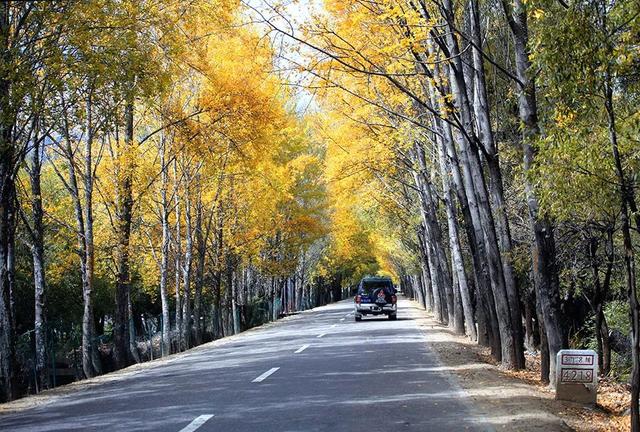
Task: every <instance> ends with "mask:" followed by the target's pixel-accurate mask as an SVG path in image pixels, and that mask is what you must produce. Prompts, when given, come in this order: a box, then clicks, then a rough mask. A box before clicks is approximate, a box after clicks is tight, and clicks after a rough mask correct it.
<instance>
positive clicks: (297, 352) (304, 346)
mask: <svg viewBox="0 0 640 432" xmlns="http://www.w3.org/2000/svg"><path fill="white" fill-rule="evenodd" d="M307 348H309V344H306V345H302V346H301V347H300V348H298V349H297V350H296V351H295V352H294V354H300V353H301V352H302V351H304V350H306V349H307Z"/></svg>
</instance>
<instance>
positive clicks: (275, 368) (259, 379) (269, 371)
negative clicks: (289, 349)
mask: <svg viewBox="0 0 640 432" xmlns="http://www.w3.org/2000/svg"><path fill="white" fill-rule="evenodd" d="M278 369H280V368H279V367H274V368H271V369H269V370H268V371H266V372H265V373H263V374H262V375H260V376H259V377H258V378H256V379H254V380H253V381H251V382H254V383H258V382H262V381H264V380H266V379H267V378H269V376H270V375H272V374H274V373H275V372H276V371H277V370H278Z"/></svg>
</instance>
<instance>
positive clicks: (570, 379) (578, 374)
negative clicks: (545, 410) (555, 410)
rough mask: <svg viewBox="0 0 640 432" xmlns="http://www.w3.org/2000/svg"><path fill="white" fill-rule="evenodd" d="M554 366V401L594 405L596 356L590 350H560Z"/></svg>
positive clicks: (595, 397)
mask: <svg viewBox="0 0 640 432" xmlns="http://www.w3.org/2000/svg"><path fill="white" fill-rule="evenodd" d="M556 365H557V367H556V399H559V400H567V401H573V402H579V403H584V404H592V405H595V403H596V399H597V395H598V354H597V353H596V352H595V351H592V350H560V351H559V352H558V355H557V359H556Z"/></svg>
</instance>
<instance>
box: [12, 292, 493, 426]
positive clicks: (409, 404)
mask: <svg viewBox="0 0 640 432" xmlns="http://www.w3.org/2000/svg"><path fill="white" fill-rule="evenodd" d="M399 306H400V307H399V311H398V320H397V321H389V320H387V319H386V318H365V319H364V320H363V321H362V322H359V323H356V322H354V318H353V314H352V303H351V302H350V301H345V302H340V303H337V304H333V305H329V306H325V307H322V308H317V309H314V310H313V311H309V312H305V313H303V314H300V315H297V316H295V317H293V318H292V319H287V320H284V321H281V322H279V323H276V324H274V325H272V326H269V327H267V328H264V329H257V330H254V331H250V332H248V333H246V334H243V335H240V336H238V337H236V338H235V339H234V340H233V341H232V342H230V343H228V344H225V345H222V346H217V347H207V348H205V349H202V348H201V349H198V350H196V351H195V352H193V353H189V354H188V355H186V356H183V357H182V358H179V359H177V360H176V361H173V362H170V363H168V364H162V365H157V366H153V367H150V368H148V369H145V370H142V371H139V372H137V373H136V374H135V375H130V376H124V377H122V378H121V379H118V380H117V381H112V382H107V383H104V384H101V385H98V386H96V387H92V388H88V389H85V390H80V391H78V392H74V393H71V394H69V395H66V396H63V397H62V398H59V399H57V400H55V401H53V402H51V403H50V404H47V405H44V406H40V407H38V408H33V409H30V410H27V411H23V412H21V413H17V414H9V415H5V416H2V417H0V431H3V432H4V431H25V432H26V431H29V432H39V431H142V430H145V431H167V432H179V431H180V432H193V431H198V432H205V431H224V432H270V431H273V432H284V431H286V432H294V431H295V432H315V431H327V432H329V431H330V432H341V431H367V432H373V431H421V432H425V431H461V430H473V431H481V430H488V428H487V427H485V426H484V425H483V424H482V420H481V419H480V418H479V417H477V416H476V415H474V410H473V407H472V406H471V405H470V403H469V401H468V400H467V399H466V398H465V397H464V393H463V392H462V391H461V390H460V388H459V387H458V386H457V385H456V384H455V382H454V380H452V379H451V377H450V376H448V372H446V370H443V368H442V367H441V366H440V365H439V363H438V360H437V358H436V357H435V356H434V355H433V353H432V352H430V350H429V348H428V346H427V344H426V343H425V341H424V338H423V334H422V333H421V330H420V329H419V328H418V325H417V323H416V321H415V318H416V317H418V316H419V314H420V313H422V312H421V311H419V310H417V309H414V308H413V303H410V302H408V301H406V300H401V301H400V305H399Z"/></svg>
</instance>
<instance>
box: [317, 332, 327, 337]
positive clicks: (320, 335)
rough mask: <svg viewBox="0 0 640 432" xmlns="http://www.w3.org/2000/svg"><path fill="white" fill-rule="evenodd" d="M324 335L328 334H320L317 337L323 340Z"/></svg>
mask: <svg viewBox="0 0 640 432" xmlns="http://www.w3.org/2000/svg"><path fill="white" fill-rule="evenodd" d="M324 335H326V333H322V334H319V335H318V336H317V337H319V338H321V337H322V336H324Z"/></svg>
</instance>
